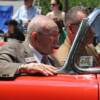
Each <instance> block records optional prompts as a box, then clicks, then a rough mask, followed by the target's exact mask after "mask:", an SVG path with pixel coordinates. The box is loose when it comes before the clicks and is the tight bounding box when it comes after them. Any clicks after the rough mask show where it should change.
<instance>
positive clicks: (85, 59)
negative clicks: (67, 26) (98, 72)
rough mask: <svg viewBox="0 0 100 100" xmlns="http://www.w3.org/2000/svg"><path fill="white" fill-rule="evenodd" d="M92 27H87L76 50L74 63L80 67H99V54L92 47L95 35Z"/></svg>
mask: <svg viewBox="0 0 100 100" xmlns="http://www.w3.org/2000/svg"><path fill="white" fill-rule="evenodd" d="M93 29H95V28H94V26H93V25H92V26H91V27H89V28H88V29H87V30H86V32H85V33H84V36H83V37H82V40H81V42H80V43H79V46H78V48H77V51H76V54H75V57H74V63H75V64H77V65H78V66H80V67H86V68H87V67H94V66H100V54H99V53H98V52H97V50H96V48H95V46H94V45H93V39H94V35H95V34H96V33H95V32H96V31H95V30H93Z"/></svg>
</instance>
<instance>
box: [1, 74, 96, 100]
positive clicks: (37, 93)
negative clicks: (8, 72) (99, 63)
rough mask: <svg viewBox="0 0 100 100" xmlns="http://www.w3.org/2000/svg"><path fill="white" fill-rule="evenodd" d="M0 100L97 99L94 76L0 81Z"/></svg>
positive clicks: (24, 77) (30, 77) (29, 77)
mask: <svg viewBox="0 0 100 100" xmlns="http://www.w3.org/2000/svg"><path fill="white" fill-rule="evenodd" d="M0 100H98V82H97V79H96V76H95V75H93V74H89V75H68V74H58V75H56V76H52V77H40V76H39V77H38V76H36V77H33V76H21V77H17V78H16V79H15V80H10V81H7V80H6V81H4V80H2V81H0Z"/></svg>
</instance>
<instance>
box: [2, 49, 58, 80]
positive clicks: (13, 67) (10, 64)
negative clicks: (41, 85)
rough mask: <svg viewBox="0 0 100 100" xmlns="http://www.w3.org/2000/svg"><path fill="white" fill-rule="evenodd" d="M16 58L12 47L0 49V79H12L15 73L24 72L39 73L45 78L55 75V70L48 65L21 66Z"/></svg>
mask: <svg viewBox="0 0 100 100" xmlns="http://www.w3.org/2000/svg"><path fill="white" fill-rule="evenodd" d="M17 62H19V61H18V58H17V57H16V50H14V49H13V48H12V47H9V48H6V47H3V48H1V49H0V77H2V78H12V77H14V76H15V75H16V74H17V73H20V72H22V70H24V72H25V73H26V74H35V73H41V74H43V75H45V76H49V75H54V74H56V72H55V70H56V68H55V67H53V66H50V65H44V64H38V63H30V64H23V63H20V62H19V63H17Z"/></svg>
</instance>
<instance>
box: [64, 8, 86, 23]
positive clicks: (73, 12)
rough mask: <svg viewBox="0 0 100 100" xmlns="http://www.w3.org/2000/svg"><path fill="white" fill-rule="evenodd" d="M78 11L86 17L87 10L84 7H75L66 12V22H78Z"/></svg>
mask: <svg viewBox="0 0 100 100" xmlns="http://www.w3.org/2000/svg"><path fill="white" fill-rule="evenodd" d="M78 11H80V12H83V13H84V14H86V15H88V9H87V8H86V7H84V6H75V7H72V8H71V9H70V10H69V11H68V12H67V15H66V21H67V22H69V21H71V22H73V23H75V22H78V19H77V12H78Z"/></svg>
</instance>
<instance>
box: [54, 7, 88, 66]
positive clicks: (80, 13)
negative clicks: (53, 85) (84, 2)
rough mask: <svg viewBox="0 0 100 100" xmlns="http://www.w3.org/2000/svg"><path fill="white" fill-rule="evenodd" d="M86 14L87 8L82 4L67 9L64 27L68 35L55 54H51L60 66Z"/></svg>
mask: <svg viewBox="0 0 100 100" xmlns="http://www.w3.org/2000/svg"><path fill="white" fill-rule="evenodd" d="M87 15H88V10H87V9H86V8H85V7H83V6H76V7H73V8H71V9H70V10H69V11H68V13H67V16H66V21H67V22H66V28H67V32H68V36H67V37H66V39H65V42H64V44H62V45H61V46H60V48H59V49H58V51H57V52H56V53H55V54H53V55H54V56H55V58H56V59H57V60H58V61H59V62H60V64H61V66H63V64H64V62H65V58H66V57H67V55H68V52H69V49H70V46H71V44H72V42H73V39H74V37H75V34H76V32H77V30H78V28H79V24H80V22H81V21H82V19H83V18H85V17H86V16H87Z"/></svg>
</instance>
